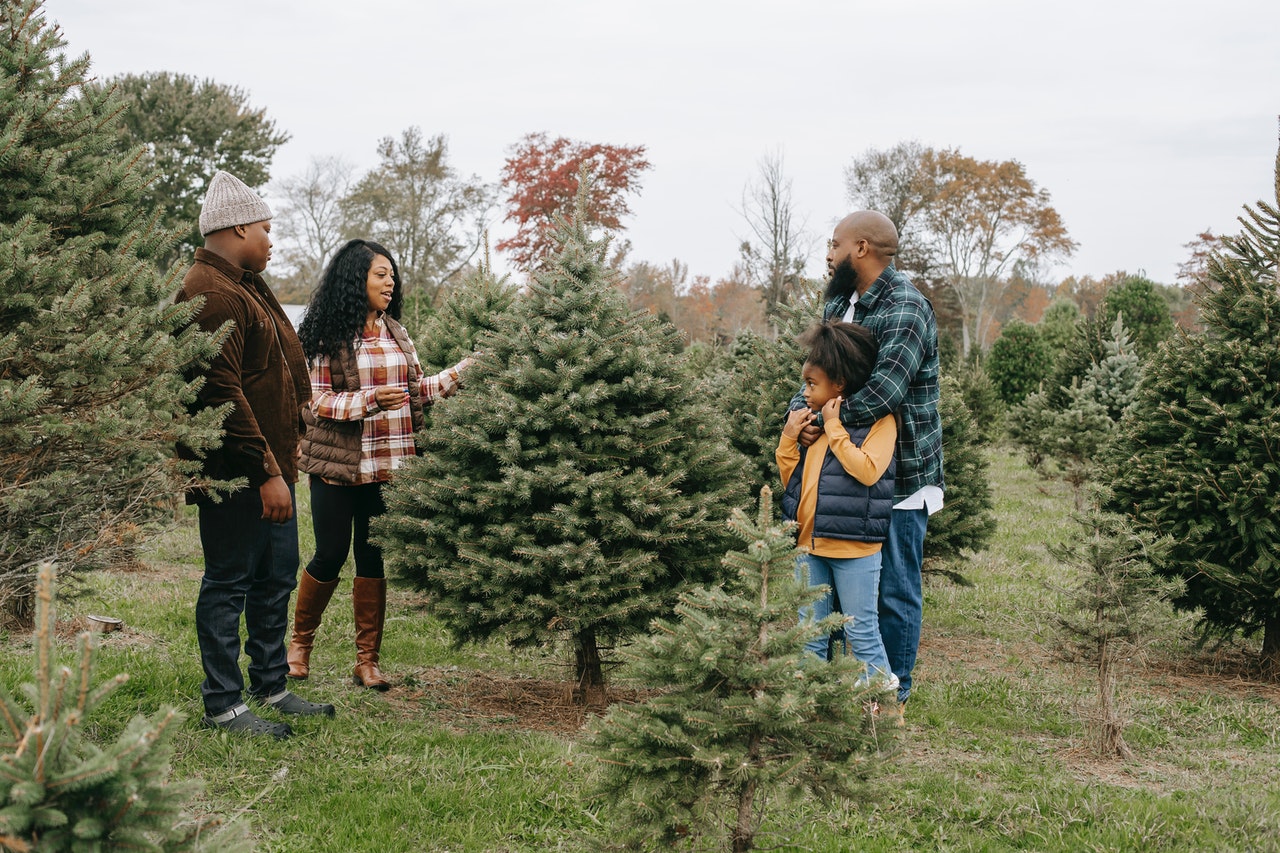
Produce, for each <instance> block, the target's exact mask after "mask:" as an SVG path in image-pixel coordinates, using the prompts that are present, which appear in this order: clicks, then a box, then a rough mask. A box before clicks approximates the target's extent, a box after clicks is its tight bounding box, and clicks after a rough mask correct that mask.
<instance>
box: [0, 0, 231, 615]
mask: <svg viewBox="0 0 1280 853" xmlns="http://www.w3.org/2000/svg"><path fill="white" fill-rule="evenodd" d="M41 6H42V4H41V3H40V2H39V1H38V0H23V2H6V3H4V4H0V78H2V79H3V83H2V84H0V246H3V247H4V251H3V252H0V366H2V367H0V606H5V607H7V608H8V609H9V611H10V614H11V615H16V616H18V617H20V618H21V621H23V622H25V623H27V624H29V621H30V601H31V594H32V593H31V590H32V588H33V586H34V580H35V568H36V566H37V565H39V564H40V563H41V562H43V561H56V562H57V563H58V566H59V571H60V573H61V576H62V577H63V579H64V585H66V586H68V587H70V584H71V583H72V582H73V581H74V580H75V577H76V573H77V572H81V571H85V570H89V569H93V568H99V567H102V566H107V565H111V564H112V563H114V562H116V561H117V560H120V559H125V558H129V557H131V556H132V547H133V545H134V542H135V541H136V538H137V536H138V534H139V526H140V525H141V524H142V523H143V522H144V521H145V520H146V519H148V518H157V517H160V516H163V515H169V516H171V514H172V509H171V497H172V495H173V494H174V493H175V492H176V491H177V490H178V489H179V488H180V487H181V484H180V482H179V480H178V479H177V477H176V476H175V475H176V474H177V473H179V472H180V471H181V470H183V469H180V468H178V467H177V463H176V462H175V461H174V460H173V459H172V452H171V448H172V445H173V443H174V442H176V441H182V442H183V443H185V444H187V445H189V446H191V447H193V448H195V449H203V448H205V447H208V446H209V445H210V444H211V443H213V442H215V441H217V440H218V438H219V432H218V426H219V424H220V422H221V418H222V416H223V414H224V413H223V412H221V411H217V410H210V411H207V412H204V413H202V414H200V415H198V416H195V417H192V416H190V415H189V414H188V413H187V410H186V404H187V403H188V402H190V401H191V400H193V399H194V388H193V386H191V385H188V384H187V383H185V382H184V381H183V378H182V373H181V371H182V370H183V369H184V368H185V367H188V366H190V365H192V364H194V363H195V362H197V361H199V360H201V359H207V358H211V357H212V356H213V355H214V354H216V352H217V347H218V345H219V344H220V342H219V341H215V340H214V339H213V338H212V337H211V336H209V335H206V334H204V333H202V332H201V331H200V330H199V329H198V328H187V329H186V330H185V331H180V330H182V329H183V328H184V326H186V324H187V322H188V321H189V320H190V318H191V316H192V313H193V311H194V310H195V309H196V308H197V307H198V306H197V305H195V304H194V303H189V304H186V305H181V306H174V305H172V304H166V296H168V295H169V294H170V293H171V292H172V289H173V276H172V275H170V276H168V277H164V276H161V275H160V274H159V273H158V272H157V270H156V267H155V264H154V259H155V258H156V257H158V255H159V254H160V253H162V252H164V251H165V250H167V249H168V247H169V246H170V245H172V243H173V242H174V239H175V237H176V235H175V234H172V233H167V232H164V231H162V230H160V229H158V228H157V227H156V226H155V222H154V220H148V219H146V218H145V216H144V215H143V214H140V213H139V210H140V209H141V207H142V205H141V204H140V198H141V192H142V190H143V188H144V185H145V183H146V180H147V177H148V176H147V175H144V174H140V173H139V169H138V166H137V163H138V160H139V156H140V155H139V154H138V152H136V151H135V152H132V153H131V154H128V155H124V154H120V153H119V152H117V151H115V150H114V148H113V146H114V145H115V144H116V133H115V131H114V127H115V125H116V123H118V121H119V119H120V111H121V110H122V106H121V104H120V102H119V101H118V100H117V99H116V97H115V95H114V94H112V93H111V92H102V91H100V90H97V89H94V88H92V87H88V88H86V87H84V86H83V84H84V81H86V80H87V79H89V76H90V75H89V73H88V68H89V59H88V57H87V56H82V57H80V58H78V59H75V60H71V61H66V60H65V59H64V56H63V54H64V47H65V43H64V41H63V40H62V38H61V35H60V34H59V31H58V29H57V27H55V26H53V25H51V24H49V23H48V22H47V20H46V17H45V13H44V12H43V11H42V8H41ZM185 471H186V473H188V474H193V473H194V469H192V468H187V469H185ZM6 599H7V601H6Z"/></svg>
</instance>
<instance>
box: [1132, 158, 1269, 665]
mask: <svg viewBox="0 0 1280 853" xmlns="http://www.w3.org/2000/svg"><path fill="white" fill-rule="evenodd" d="M1245 210H1246V214H1247V215H1246V216H1243V217H1241V222H1242V223H1243V224H1244V231H1243V232H1242V233H1241V234H1240V235H1239V236H1237V237H1234V238H1231V239H1228V240H1226V241H1224V243H1225V248H1224V250H1223V251H1222V252H1221V253H1219V254H1216V255H1215V256H1214V257H1213V258H1212V259H1211V261H1210V263H1209V276H1210V278H1211V279H1212V281H1213V283H1214V285H1215V287H1214V288H1211V289H1210V290H1209V291H1207V292H1205V293H1203V294H1201V298H1200V312H1201V320H1202V322H1203V323H1204V331H1203V332H1202V333H1195V334H1191V333H1182V332H1176V333H1175V334H1174V337H1173V338H1172V339H1171V340H1170V341H1168V342H1167V343H1166V344H1165V345H1164V346H1162V347H1160V348H1159V349H1158V350H1157V351H1156V355H1155V356H1154V358H1153V359H1152V361H1151V362H1150V364H1149V365H1148V367H1147V372H1146V381H1145V383H1144V387H1143V389H1142V391H1141V392H1140V394H1139V398H1138V401H1137V402H1136V403H1135V404H1134V408H1133V410H1132V412H1131V413H1130V415H1129V416H1128V417H1126V418H1125V419H1124V421H1123V422H1122V424H1121V428H1120V432H1121V438H1120V441H1119V443H1118V446H1117V449H1116V452H1115V453H1114V454H1113V455H1112V457H1111V463H1112V464H1111V467H1110V470H1111V471H1112V472H1113V480H1114V487H1115V503H1114V506H1115V507H1116V508H1117V509H1118V510H1120V511H1123V512H1126V513H1129V514H1132V515H1133V516H1134V518H1135V519H1136V521H1137V523H1138V524H1139V525H1140V526H1141V527H1143V528H1146V529H1149V530H1151V531H1153V532H1155V533H1156V534H1159V535H1167V536H1170V537H1171V538H1172V539H1173V540H1174V543H1175V544H1174V547H1173V550H1172V551H1171V553H1170V556H1169V558H1168V559H1166V560H1163V561H1162V562H1161V563H1159V564H1158V569H1159V571H1160V572H1161V573H1162V574H1164V575H1166V576H1170V577H1181V578H1184V579H1185V580H1186V584H1187V587H1186V593H1185V594H1184V595H1182V596H1180V597H1179V598H1178V599H1177V601H1176V603H1177V604H1178V605H1179V606H1181V607H1184V608H1186V609H1196V608H1200V609H1201V611H1202V614H1203V615H1202V618H1203V622H1204V625H1205V627H1206V628H1207V629H1208V630H1210V631H1213V632H1220V633H1222V634H1224V635H1229V634H1230V633H1232V632H1234V631H1236V630H1239V631H1242V632H1243V633H1244V634H1245V635H1246V636H1249V635H1253V634H1255V633H1256V632H1258V631H1259V630H1261V631H1262V635H1263V638H1262V662H1263V666H1264V669H1265V670H1266V671H1267V672H1269V673H1270V674H1271V675H1272V676H1273V677H1280V596H1277V595H1276V590H1277V589H1280V488H1277V484H1280V452H1278V450H1277V449H1278V448H1280V393H1278V392H1277V389H1280V288H1278V287H1277V275H1276V269H1277V264H1280V156H1277V161H1276V184H1275V201H1274V202H1273V203H1267V202H1261V201H1260V202H1258V204H1257V206H1256V207H1248V206H1246V208H1245Z"/></svg>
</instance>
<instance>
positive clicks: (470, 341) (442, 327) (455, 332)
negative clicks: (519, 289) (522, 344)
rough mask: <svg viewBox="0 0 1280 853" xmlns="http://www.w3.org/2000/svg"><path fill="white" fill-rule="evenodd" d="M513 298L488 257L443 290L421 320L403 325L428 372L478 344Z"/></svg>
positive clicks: (463, 355)
mask: <svg viewBox="0 0 1280 853" xmlns="http://www.w3.org/2000/svg"><path fill="white" fill-rule="evenodd" d="M515 299H516V288H515V286H514V285H513V284H511V283H510V282H509V281H508V280H507V276H505V275H504V276H498V275H495V274H494V272H493V267H492V266H490V264H489V262H488V258H487V257H486V259H485V262H484V263H482V264H481V265H480V266H478V267H476V268H475V269H474V270H472V271H471V272H470V273H468V274H467V275H466V276H465V277H464V278H463V279H462V281H461V282H459V284H458V286H457V287H453V288H449V289H448V290H447V291H446V295H445V297H444V300H443V302H442V303H441V305H440V307H439V308H438V309H437V310H436V311H435V312H433V313H432V314H431V315H430V316H429V317H427V318H426V319H425V320H423V321H422V322H421V323H419V324H417V325H413V326H407V328H408V329H409V332H410V335H411V336H412V338H413V343H414V346H415V347H416V348H417V350H418V360H419V361H421V362H422V366H423V368H424V369H425V370H426V371H427V372H428V373H435V372H436V371H439V370H444V369H445V368H447V367H452V366H453V365H455V364H457V363H458V362H459V361H461V360H462V359H464V358H466V357H467V356H469V355H471V354H472V353H473V352H475V351H476V349H477V348H479V346H480V341H481V340H482V339H483V337H484V335H485V334H487V333H489V332H493V331H495V330H496V329H498V328H499V326H500V324H501V318H502V316H503V315H504V314H505V313H506V312H507V311H508V310H509V309H510V308H511V306H512V304H513V303H514V302H515Z"/></svg>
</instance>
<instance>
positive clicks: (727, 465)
mask: <svg viewBox="0 0 1280 853" xmlns="http://www.w3.org/2000/svg"><path fill="white" fill-rule="evenodd" d="M581 183H582V187H583V189H582V190H581V191H580V193H579V198H580V199H581V200H583V202H582V203H583V204H585V192H586V190H587V189H588V182H587V181H585V180H584V181H582V182H581ZM582 217H583V209H582V207H581V205H580V206H579V208H578V209H577V211H576V213H575V219H574V220H573V222H562V223H561V228H560V230H559V232H558V239H559V245H560V250H559V251H558V252H557V253H556V254H555V256H554V257H553V258H550V259H549V260H548V262H547V263H545V264H544V265H543V266H542V267H541V268H540V269H539V272H538V273H537V275H536V278H535V279H534V280H533V282H532V283H531V284H530V285H529V288H528V292H527V293H526V294H524V295H523V296H522V297H521V298H520V299H519V300H518V301H517V303H516V305H515V307H514V309H513V310H512V311H511V312H509V313H508V314H505V315H503V316H502V318H501V320H500V322H499V326H498V328H497V329H496V331H495V332H494V333H493V334H490V335H487V336H485V337H484V338H483V345H482V352H481V354H480V356H479V358H478V360H477V362H476V363H475V364H474V365H473V366H472V367H471V368H468V370H467V373H466V375H465V376H464V383H465V387H464V389H463V391H462V392H461V393H459V394H458V395H457V396H455V397H452V398H449V399H447V400H443V401H439V402H437V403H435V405H434V406H433V412H432V423H433V426H432V429H431V430H430V431H428V432H427V434H426V436H425V438H424V441H423V454H422V456H421V457H419V458H418V459H415V460H410V463H409V464H408V465H406V466H405V467H404V468H402V469H401V470H400V471H398V472H397V475H396V479H395V481H394V482H393V483H392V485H391V487H390V488H389V489H387V491H386V503H387V513H386V514H385V515H384V516H383V517H382V518H381V519H380V522H379V527H378V531H379V533H380V541H381V542H382V544H383V546H384V550H385V552H386V555H387V561H388V564H389V565H390V566H391V568H392V570H393V571H394V572H396V573H398V575H399V576H400V577H401V578H403V579H404V580H406V581H408V582H409V583H411V584H412V585H414V586H416V587H418V588H419V589H423V590H428V591H430V592H431V593H432V595H433V596H434V599H435V607H436V610H437V612H438V613H439V615H440V616H441V618H442V619H443V620H444V621H445V623H446V624H447V625H448V626H449V627H450V628H451V629H452V630H453V632H454V633H455V635H456V636H457V637H458V638H459V640H475V639H484V638H487V637H489V636H492V635H500V636H503V637H505V638H506V639H507V640H508V641H509V642H510V643H512V644H514V645H535V644H541V643H544V642H546V641H548V640H552V639H554V638H556V637H559V636H564V635H566V634H567V635H569V636H571V637H572V641H573V646H574V653H575V670H576V676H577V678H578V683H579V689H580V690H590V689H594V688H597V687H599V686H601V685H602V684H603V672H602V667H601V661H600V652H599V649H600V644H601V642H605V641H609V640H612V639H617V638H621V637H625V636H628V635H630V634H633V633H634V632H636V631H640V630H643V629H644V628H645V626H646V625H647V624H648V623H649V620H650V619H651V618H653V617H654V616H655V615H658V614H660V613H664V612H668V611H669V609H670V607H671V606H672V604H673V603H674V601H675V597H676V595H677V593H678V592H679V590H680V589H681V588H682V587H683V586H685V585H686V584H688V583H696V582H702V581H706V580H710V579H712V578H714V576H715V575H716V573H717V569H718V560H717V559H716V557H715V555H716V554H717V553H718V552H723V548H720V547H719V546H720V545H721V544H722V543H723V542H725V541H726V540H727V536H728V532H727V531H726V530H725V529H724V519H725V518H726V517H727V516H728V514H729V510H730V509H731V508H733V507H735V506H738V505H740V504H741V503H742V502H743V500H744V498H745V489H744V488H743V484H742V480H743V476H742V472H743V470H744V469H745V468H746V462H745V460H743V459H742V457H741V456H740V455H738V454H737V453H735V452H734V451H733V450H732V449H731V448H730V447H729V442H728V437H727V436H726V434H725V432H724V428H723V426H722V423H721V422H722V420H723V419H722V418H721V417H719V416H717V413H716V412H715V411H714V410H713V409H712V407H711V402H710V401H709V400H708V399H706V397H705V395H702V394H700V393H699V390H698V388H697V387H696V386H693V385H691V384H690V383H689V382H688V380H687V377H686V376H685V374H684V372H683V370H682V369H681V364H680V355H679V334H678V332H677V331H676V330H675V329H674V327H672V326H671V325H670V324H666V323H662V322H660V321H658V320H656V319H654V318H652V317H650V316H648V315H646V314H641V313H635V312H632V311H631V310H630V309H629V308H628V307H627V304H626V300H625V298H624V297H623V296H622V294H621V293H620V292H619V291H618V290H617V289H616V287H615V286H614V278H615V277H616V275H617V274H616V273H615V272H614V271H612V270H611V269H610V268H609V266H608V265H607V263H606V255H607V251H608V240H607V239H599V240H597V239H592V237H591V235H590V234H589V233H588V231H587V228H588V225H587V223H586V222H585V220H584V218H582ZM579 695H581V694H579Z"/></svg>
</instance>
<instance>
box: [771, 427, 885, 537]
mask: <svg viewBox="0 0 1280 853" xmlns="http://www.w3.org/2000/svg"><path fill="white" fill-rule="evenodd" d="M897 439H898V425H897V423H896V422H895V421H894V419H893V415H885V416H884V417H883V418H881V419H880V420H878V421H876V422H875V423H874V424H872V425H871V429H870V430H869V431H868V432H867V437H866V439H865V440H864V441H863V442H862V446H861V447H859V446H858V445H856V444H854V443H853V439H851V438H850V437H849V433H848V431H847V430H845V428H844V427H843V426H842V425H841V424H840V422H839V421H835V420H832V421H827V422H826V425H825V426H824V427H823V432H822V434H821V435H820V436H818V440H817V441H815V442H814V443H813V445H812V446H811V447H810V448H809V452H808V454H807V455H806V456H805V460H804V470H803V471H802V472H801V474H800V505H799V507H797V509H796V521H797V522H798V523H799V525H800V532H799V538H798V541H799V542H800V546H801V547H802V548H804V549H805V550H807V551H809V552H810V553H812V554H814V555H816V556H819V557H831V558H833V559H837V560H844V559H849V558H853V557H866V556H869V555H871V554H874V553H876V552H877V551H879V550H880V548H881V543H879V542H857V541H854V540H850V539H815V538H814V536H813V515H814V510H815V508H816V507H817V505H818V475H819V473H820V472H821V471H822V460H823V458H824V457H825V456H826V455H827V450H830V451H831V452H832V453H833V454H835V457H836V459H837V460H839V462H840V465H841V467H842V468H844V470H845V472H846V473H847V474H848V475H849V476H850V477H853V478H854V479H855V480H857V481H858V482H860V483H862V484H863V485H865V486H871V485H874V484H875V483H876V481H877V480H879V479H880V477H881V476H883V475H884V472H885V470H886V469H888V467H889V463H890V462H891V461H892V460H893V449H894V444H895V443H896V442H897ZM774 458H775V459H776V460H777V462H778V472H779V473H780V474H781V475H782V487H783V488H784V489H785V488H786V487H787V484H788V483H790V482H791V477H792V475H793V474H794V473H795V470H796V465H798V464H800V445H799V443H798V442H797V441H796V439H794V438H791V437H790V436H788V435H787V434H786V433H785V432H784V433H783V434H782V437H781V438H780V439H779V440H778V449H777V450H776V451H775V452H774Z"/></svg>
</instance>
